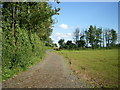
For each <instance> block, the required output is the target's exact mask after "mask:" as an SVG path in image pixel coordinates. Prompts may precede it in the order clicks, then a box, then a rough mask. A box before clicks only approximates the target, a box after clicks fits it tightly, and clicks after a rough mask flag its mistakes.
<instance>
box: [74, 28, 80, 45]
mask: <svg viewBox="0 0 120 90" xmlns="http://www.w3.org/2000/svg"><path fill="white" fill-rule="evenodd" d="M73 35H74V37H73V38H74V41H75V43H76V42H77V41H78V40H79V36H80V30H79V28H76V29H75V32H73ZM76 44H77V43H76Z"/></svg>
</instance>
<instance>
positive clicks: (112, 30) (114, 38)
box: [110, 29, 117, 46]
mask: <svg viewBox="0 0 120 90" xmlns="http://www.w3.org/2000/svg"><path fill="white" fill-rule="evenodd" d="M110 32H111V46H115V42H116V40H117V33H116V31H115V30H114V29H111V31H110Z"/></svg>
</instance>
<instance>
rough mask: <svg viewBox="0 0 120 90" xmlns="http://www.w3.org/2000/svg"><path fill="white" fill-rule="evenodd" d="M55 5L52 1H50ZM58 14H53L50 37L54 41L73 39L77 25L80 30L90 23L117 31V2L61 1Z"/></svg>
mask: <svg viewBox="0 0 120 90" xmlns="http://www.w3.org/2000/svg"><path fill="white" fill-rule="evenodd" d="M52 4H53V6H55V4H54V3H52ZM57 7H60V8H61V11H60V15H57V16H54V17H53V18H54V19H55V21H56V24H54V28H53V33H52V35H51V38H52V40H53V42H54V43H57V42H58V40H60V39H65V41H67V40H73V32H74V31H75V29H76V28H77V27H78V28H79V29H80V32H83V30H85V29H88V28H89V26H90V25H93V26H94V25H96V26H97V27H102V28H109V29H112V28H113V29H115V30H116V31H117V32H118V3H117V2H111V3H110V2H61V3H60V4H59V5H57Z"/></svg>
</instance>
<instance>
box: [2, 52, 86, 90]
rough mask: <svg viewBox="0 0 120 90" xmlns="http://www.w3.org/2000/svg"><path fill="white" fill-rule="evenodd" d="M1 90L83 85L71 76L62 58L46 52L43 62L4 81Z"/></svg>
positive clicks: (77, 86) (78, 86) (80, 86)
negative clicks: (7, 89) (3, 89)
mask: <svg viewBox="0 0 120 90" xmlns="http://www.w3.org/2000/svg"><path fill="white" fill-rule="evenodd" d="M2 86H3V88H83V87H84V85H83V83H82V82H81V81H80V80H79V79H78V78H77V76H75V75H73V74H72V73H71V72H70V70H69V68H68V67H67V66H66V64H65V62H64V58H63V57H62V56H60V55H57V54H55V53H51V52H50V51H47V55H46V58H45V60H43V61H42V62H40V63H38V64H37V65H35V66H33V67H32V68H30V69H29V70H28V71H25V72H22V73H20V74H19V75H17V76H16V77H15V78H11V79H9V80H7V81H4V82H3V84H2Z"/></svg>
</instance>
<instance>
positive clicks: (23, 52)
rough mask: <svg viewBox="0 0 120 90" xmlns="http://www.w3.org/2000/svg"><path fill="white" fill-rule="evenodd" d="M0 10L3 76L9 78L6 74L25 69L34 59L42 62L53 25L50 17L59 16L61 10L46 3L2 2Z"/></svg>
mask: <svg viewBox="0 0 120 90" xmlns="http://www.w3.org/2000/svg"><path fill="white" fill-rule="evenodd" d="M56 3H58V4H59V2H57V1H56ZM1 10H2V25H1V28H2V72H3V73H2V74H3V78H4V77H6V78H8V77H10V76H7V75H6V73H8V71H6V70H8V69H10V70H14V68H22V69H25V68H26V67H27V66H29V65H31V64H33V63H34V62H35V59H34V58H37V57H38V58H39V59H42V58H43V56H44V53H45V47H44V46H45V43H46V42H49V41H51V38H50V37H49V36H50V35H51V33H52V27H53V24H54V23H55V21H54V19H52V16H54V15H59V13H58V12H59V10H60V8H57V7H53V6H52V4H50V3H48V2H2V3H1Z"/></svg>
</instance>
